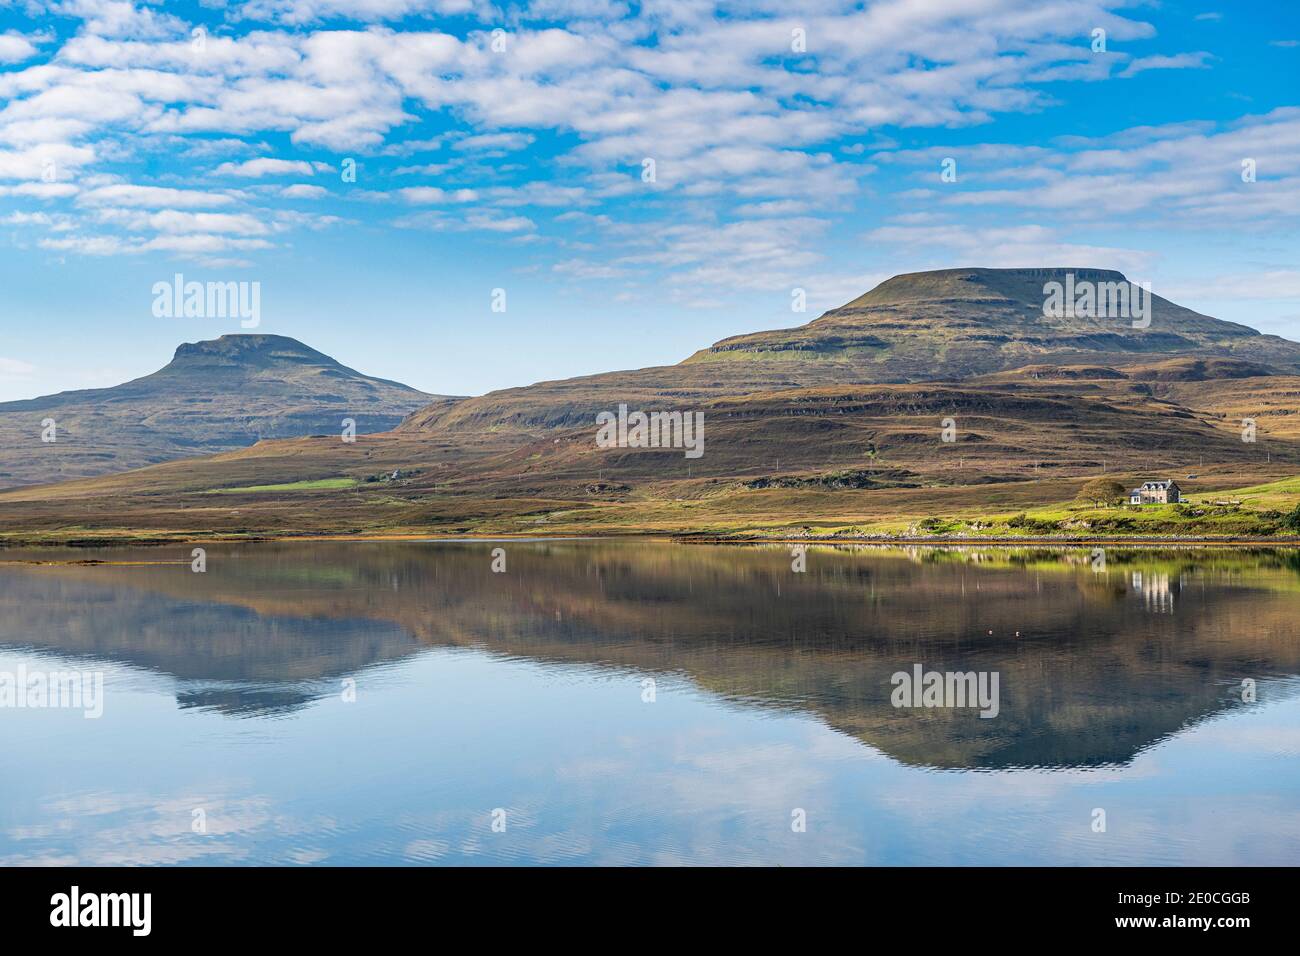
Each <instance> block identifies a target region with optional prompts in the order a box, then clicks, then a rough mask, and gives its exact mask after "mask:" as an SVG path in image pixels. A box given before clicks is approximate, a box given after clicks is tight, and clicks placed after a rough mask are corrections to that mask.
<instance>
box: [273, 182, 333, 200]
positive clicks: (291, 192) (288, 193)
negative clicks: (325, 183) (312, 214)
mask: <svg viewBox="0 0 1300 956" xmlns="http://www.w3.org/2000/svg"><path fill="white" fill-rule="evenodd" d="M280 195H281V196H283V197H284V198H285V199H321V198H324V197H325V196H328V195H329V192H328V191H327V190H326V189H324V188H323V187H321V186H311V185H309V184H307V183H294V184H293V185H292V186H285V187H284V188H283V189H281V190H280Z"/></svg>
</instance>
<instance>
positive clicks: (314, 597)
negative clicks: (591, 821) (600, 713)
mask: <svg viewBox="0 0 1300 956" xmlns="http://www.w3.org/2000/svg"><path fill="white" fill-rule="evenodd" d="M494 547H504V548H505V549H506V552H507V558H508V570H507V571H506V572H505V573H502V574H498V573H493V572H492V570H491V563H492V557H491V551H492V549H493V548H494ZM24 557H49V555H48V554H46V555H38V554H30V555H21V554H12V553H11V554H9V555H7V556H6V558H7V560H8V561H10V562H11V563H7V564H4V565H0V603H2V604H3V609H4V614H3V616H2V617H0V645H6V646H9V647H19V648H31V649H35V650H41V651H46V652H51V653H55V654H58V655H61V656H64V657H70V658H81V659H100V660H111V661H118V662H123V663H128V664H131V665H135V666H137V667H140V668H144V669H147V670H149V671H152V672H155V673H159V674H163V675H166V676H168V677H170V678H172V679H174V680H175V682H176V691H175V693H176V697H177V701H178V704H179V705H180V706H182V707H199V708H208V709H213V710H217V711H219V712H222V713H226V714H230V715H232V716H262V715H289V714H292V713H293V712H294V710H296V709H297V708H301V707H303V706H305V705H307V704H309V703H310V702H311V701H312V700H313V699H316V698H318V697H320V696H322V695H328V694H337V693H338V692H339V687H340V681H341V680H343V679H344V678H348V677H355V678H357V679H358V680H361V679H363V675H364V673H365V672H366V671H367V670H368V669H372V668H374V667H376V666H378V665H383V664H389V663H396V662H400V661H401V660H402V659H403V658H406V657H408V656H410V655H412V654H416V653H419V652H420V651H421V650H422V649H424V648H428V647H450V646H459V647H475V648H480V649H482V650H485V651H487V652H490V653H494V654H499V655H508V656H512V657H520V658H526V659H529V660H533V661H538V662H543V663H562V664H565V665H570V666H573V665H579V666H583V667H587V668H605V669H608V670H609V671H610V673H611V674H612V675H618V674H630V675H631V677H635V678H637V679H639V677H640V676H641V675H658V674H672V675H682V676H685V677H686V678H688V679H689V680H690V681H691V682H692V683H694V684H695V685H696V686H698V687H700V688H701V689H703V690H705V691H707V692H711V693H714V694H717V695H720V696H722V697H725V698H729V699H732V700H734V701H736V702H738V703H742V704H743V705H745V706H752V707H770V708H779V709H782V710H787V711H792V712H799V713H805V714H811V715H815V716H817V717H819V718H820V719H822V720H824V721H825V722H826V723H827V724H829V725H830V726H832V727H834V728H836V729H838V730H840V731H842V732H843V733H846V734H849V735H851V736H853V737H854V738H856V739H858V740H860V741H862V742H863V743H865V744H868V745H870V746H871V747H874V748H877V749H879V750H881V751H883V752H884V753H886V754H888V755H890V756H891V757H893V758H894V759H896V760H898V761H901V762H903V763H907V764H913V765H918V766H928V767H936V768H962V769H996V768H1006V767H1024V766H1038V767H1087V766H1098V765H1105V764H1117V763H1126V762H1128V761H1130V760H1131V759H1132V758H1133V756H1134V755H1135V754H1136V753H1138V752H1139V751H1140V750H1142V749H1144V748H1146V747H1149V746H1151V745H1152V744H1153V743H1155V742H1157V741H1159V740H1160V739H1162V738H1164V737H1166V736H1168V735H1170V734H1173V733H1176V732H1177V731H1178V730H1179V729H1181V728H1183V727H1185V726H1187V725H1188V724H1190V723H1192V722H1195V721H1198V720H1201V719H1203V718H1205V717H1207V716H1209V715H1212V714H1216V713H1219V712H1223V711H1226V710H1228V709H1231V708H1233V707H1235V706H1241V698H1240V689H1241V682H1242V680H1243V679H1245V678H1252V679H1254V680H1255V681H1257V682H1258V683H1259V687H1260V689H1259V694H1260V698H1261V699H1265V698H1267V696H1268V695H1270V694H1279V693H1287V692H1289V690H1290V688H1292V687H1293V686H1294V683H1293V681H1291V678H1292V677H1294V675H1296V674H1297V673H1300V642H1298V641H1297V640H1296V639H1295V638H1296V624H1295V620H1296V614H1295V609H1296V596H1297V592H1298V591H1300V574H1298V573H1297V568H1298V567H1300V563H1298V562H1297V558H1296V555H1295V553H1293V552H1289V551H1283V550H1260V551H1226V550H1223V551H1216V550H1208V549H1207V550H1200V551H1191V550H1187V551H1170V552H1159V551H1109V552H1108V553H1107V555H1106V562H1105V567H1104V570H1097V569H1096V567H1095V562H1094V561H1093V560H1090V556H1089V554H1088V552H1086V551H1059V550H1056V551H1054V550H1048V549H1044V550H1033V549H1020V550H1009V549H972V550H958V549H951V550H942V549H900V548H893V549H870V548H849V547H844V548H839V547H829V546H828V547H820V546H817V547H810V548H809V549H808V555H807V571H806V572H805V573H795V572H794V571H792V569H791V558H790V555H789V552H788V549H786V548H782V547H743V548H741V547H706V546H684V545H672V544H666V543H650V542H634V543H633V542H587V541H563V542H561V541H556V542H523V541H513V542H493V543H489V542H474V543H406V542H404V543H372V542H367V543H297V544H270V545H256V546H243V547H237V546H229V547H227V546H211V547H209V549H208V570H207V572H206V573H205V574H194V573H192V572H191V571H190V569H189V564H188V550H187V549H181V548H178V549H176V553H175V554H172V553H170V552H166V553H164V552H160V551H157V550H153V549H151V550H149V551H142V552H134V553H132V554H126V553H123V552H120V551H113V552H100V553H97V554H92V555H85V557H93V558H101V559H104V560H106V561H115V562H116V561H124V560H131V559H138V560H145V561H158V560H171V559H175V560H176V561H177V562H178V563H176V564H174V565H121V564H102V565H94V566H80V565H40V566H36V565H28V564H22V563H14V562H16V561H17V560H18V559H21V558H24ZM77 557H83V556H82V555H77ZM182 559H184V560H182ZM914 664H921V665H923V666H924V667H925V668H926V669H927V670H938V671H996V672H998V673H999V674H1000V687H1001V707H1000V712H999V714H998V716H997V717H996V718H995V719H991V720H983V719H980V718H979V717H978V716H977V714H976V712H975V711H974V710H954V709H944V708H938V709H927V710H906V709H895V708H894V707H893V706H892V705H891V703H890V691H891V684H890V676H891V675H892V674H893V673H894V672H896V671H909V670H911V668H912V667H913V665H914Z"/></svg>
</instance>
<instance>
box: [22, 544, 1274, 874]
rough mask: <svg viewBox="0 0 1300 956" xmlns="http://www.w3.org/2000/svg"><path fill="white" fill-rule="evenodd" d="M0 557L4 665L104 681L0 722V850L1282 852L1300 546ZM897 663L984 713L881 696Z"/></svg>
mask: <svg viewBox="0 0 1300 956" xmlns="http://www.w3.org/2000/svg"><path fill="white" fill-rule="evenodd" d="M495 547H504V548H505V549H506V552H507V570H506V572H505V573H493V572H492V570H491V565H492V555H491V551H492V549H493V548H495ZM0 559H3V560H4V562H5V563H3V564H0V674H4V673H9V674H17V673H19V671H20V669H21V668H26V670H27V671H28V672H33V671H37V672H49V671H71V670H75V671H79V672H100V673H102V675H103V681H104V698H103V715H102V717H100V718H99V719H86V718H85V717H84V716H83V713H82V712H81V711H79V710H75V709H67V708H65V709H32V708H12V707H10V708H0V740H2V741H3V744H4V746H3V750H0V863H5V864H20V863H51V864H58V863H82V864H119V863H143V864H148V863H195V864H198V863H207V864H211V863H218V864H219V863H230V864H254V863H276V864H279V863H302V864H309V863H331V864H373V863H393V864H411V863H415V864H426V863H427V864H476V863H494V864H498V863H538V864H546V863H561V864H595V863H604V864H616V863H635V864H672V863H739V864H765V865H770V864H777V863H780V864H786V865H794V864H827V863H841V864H868V865H880V864H989V863H992V864H1014V863H1030V864H1140V863H1150V864H1190V863H1204V864H1232V865H1255V864H1293V865H1294V864H1297V863H1300V759H1297V758H1298V757H1300V678H1298V676H1297V675H1300V613H1297V612H1298V611H1300V556H1298V555H1297V554H1296V553H1295V552H1289V551H1284V550H1274V551H1213V550H1202V551H1169V552H1157V551H1119V550H1110V551H1108V552H1107V555H1106V559H1107V560H1106V565H1105V569H1104V570H1101V571H1098V570H1095V569H1094V567H1093V564H1092V562H1091V561H1090V559H1089V555H1088V553H1087V552H1084V551H1053V550H999V549H966V550H926V549H869V548H830V547H812V548H809V550H808V556H807V571H806V573H801V574H800V573H794V572H793V571H792V570H791V557H790V554H789V552H788V549H786V548H780V547H753V548H723V547H699V546H683V545H672V544H666V543H646V542H632V543H629V542H617V543H598V542H588V541H554V542H528V543H525V542H504V543H491V542H475V543H445V542H444V543H408V542H404V543H338V544H315V543H310V544H308V543H301V544H292V545H287V544H286V545H247V546H211V547H209V548H208V549H207V571H206V573H203V574H196V573H193V572H192V571H191V569H190V554H189V548H174V549H173V548H167V549H155V548H151V549H143V550H138V551H129V552H127V551H122V550H113V551H105V552H86V551H53V550H44V551H39V552H36V551H33V552H16V551H7V552H0ZM23 559H38V560H45V561H62V562H67V561H77V560H85V559H102V560H105V561H111V562H127V561H130V562H148V563H131V564H123V563H112V564H97V565H76V564H32V563H19V562H21V561H22V560H23ZM914 664H921V665H923V667H924V668H925V669H926V670H931V669H933V670H939V671H977V672H990V673H992V672H996V673H997V674H998V675H999V688H1000V711H999V713H998V715H997V717H995V718H993V719H981V718H980V717H979V716H978V712H977V711H976V710H973V709H954V708H936V709H916V710H913V709H900V708H895V707H893V706H892V705H891V703H890V695H891V692H892V690H893V686H892V685H891V683H890V678H891V675H892V674H894V673H895V672H898V671H911V669H912V667H913V665H914ZM1247 679H1249V680H1253V681H1254V682H1255V688H1256V698H1257V699H1256V700H1255V701H1254V702H1243V700H1242V696H1243V683H1242V682H1243V680H1247ZM647 681H653V688H654V700H653V702H647V701H646V700H645V699H644V698H645V697H646V696H647V690H646V688H647V686H648V684H647ZM352 687H355V695H354V696H355V699H354V700H353V699H351V698H352V697H353V695H352V694H351V693H349V690H350V689H351V688H352ZM498 808H500V809H502V810H504V811H505V814H504V820H505V829H504V832H498V831H497V830H494V828H493V811H494V810H496V809H498ZM1098 809H1101V810H1104V811H1105V815H1106V829H1105V832H1095V831H1094V828H1093V821H1094V819H1095V814H1094V811H1095V810H1098ZM796 810H802V811H803V813H804V814H805V815H806V820H807V826H806V831H805V832H795V830H794V828H793V827H792V819H793V817H792V814H793V813H794V812H795V811H796ZM500 818H501V817H500V815H498V819H500ZM200 819H201V820H202V821H205V823H206V832H195V831H196V829H200V830H202V829H203V827H201V826H199V824H198V823H197V822H196V821H199V820H200Z"/></svg>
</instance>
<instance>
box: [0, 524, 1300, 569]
mask: <svg viewBox="0 0 1300 956" xmlns="http://www.w3.org/2000/svg"><path fill="white" fill-rule="evenodd" d="M628 539H635V540H642V541H668V542H671V543H673V544H686V545H689V544H706V545H725V544H730V545H759V544H776V545H801V544H802V545H836V544H852V545H878V546H881V547H899V546H925V545H931V546H935V547H953V546H976V547H987V546H1014V545H1033V546H1057V547H1066V548H1081V547H1089V546H1092V545H1112V546H1130V547H1177V546H1189V545H1190V546H1196V547H1210V546H1219V547H1238V548H1247V547H1251V548H1253V547H1261V546H1276V547H1285V548H1300V535H1289V536H1286V537H1281V536H1272V537H1252V536H1247V535H1232V536H1224V537H1210V536H1173V535H1077V536H1070V537H1053V536H1046V535H1024V536H1015V537H1011V536H998V535H982V536H976V537H961V536H953V535H925V536H919V535H854V536H826V537H817V536H811V535H799V536H788V535H787V536H775V537H764V536H760V535H754V534H737V535H719V534H708V533H692V532H671V531H664V532H636V531H628V532H618V533H612V534H594V535H510V534H465V533H460V534H448V535H438V534H419V533H406V532H403V533H394V534H383V533H378V534H337V535H332V534H301V535H299V534H283V535H239V536H221V535H206V536H189V535H179V536H176V537H164V536H160V535H148V534H144V533H141V534H139V535H138V536H137V535H134V534H131V533H123V534H113V535H105V536H103V537H97V536H94V535H68V536H61V537H52V538H16V537H15V538H0V555H2V554H3V553H4V552H5V551H9V550H13V551H17V550H23V549H35V548H61V549H86V550H90V549H96V548H127V547H140V548H153V547H167V546H195V547H197V546H202V545H228V544H278V543H307V542H350V543H364V542H429V543H453V542H493V541H520V542H529V541H536V542H555V541H620V540H628ZM8 563H20V562H19V561H9V560H6V559H4V558H3V557H0V564H8ZM21 563H26V562H21Z"/></svg>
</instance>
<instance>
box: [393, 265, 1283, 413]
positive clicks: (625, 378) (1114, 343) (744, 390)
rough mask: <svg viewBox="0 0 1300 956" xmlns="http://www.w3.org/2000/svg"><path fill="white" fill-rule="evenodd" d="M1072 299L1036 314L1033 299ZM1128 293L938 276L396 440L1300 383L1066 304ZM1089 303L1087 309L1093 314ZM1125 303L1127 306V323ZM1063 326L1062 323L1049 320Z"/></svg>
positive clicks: (1195, 317)
mask: <svg viewBox="0 0 1300 956" xmlns="http://www.w3.org/2000/svg"><path fill="white" fill-rule="evenodd" d="M1052 282H1057V283H1060V284H1061V286H1062V294H1063V295H1064V293H1065V292H1066V291H1072V292H1075V293H1076V294H1075V295H1072V296H1071V298H1070V302H1071V303H1072V304H1073V305H1075V306H1076V308H1074V309H1071V310H1068V311H1069V312H1071V313H1073V314H1063V315H1061V316H1060V317H1053V316H1050V315H1046V314H1044V313H1045V309H1044V306H1045V300H1046V299H1047V295H1046V293H1045V292H1044V287H1045V286H1047V285H1048V284H1049V283H1052ZM1121 286H1122V287H1125V288H1124V289H1123V290H1122V291H1124V292H1125V293H1128V292H1130V291H1131V287H1130V286H1129V283H1128V281H1127V279H1126V278H1125V276H1124V275H1123V274H1122V273H1119V272H1114V271H1111V270H1106V269H1082V268H1080V269H1071V268H1060V269H1055V268H1052V269H945V270H941V271H937V272H913V273H908V274H905V275H899V276H895V277H894V278H892V279H888V280H886V281H885V282H882V283H881V284H880V285H878V286H876V287H875V288H874V289H872V290H871V291H870V292H867V293H866V294H865V295H862V296H859V297H858V298H856V299H854V300H853V301H852V302H849V303H847V304H846V305H842V306H840V307H839V308H838V309H832V310H831V311H830V312H827V313H825V314H824V315H822V316H821V317H820V318H818V319H816V320H814V321H812V322H809V323H808V324H807V325H802V326H799V327H798V328H792V329H777V330H773V331H768V332H752V333H749V334H746V335H737V336H732V337H730V338H726V339H723V340H722V341H721V342H717V343H715V344H714V345H711V346H709V347H708V348H705V349H701V350H700V351H699V352H696V353H695V354H694V355H692V356H690V357H689V358H688V359H686V360H685V361H684V362H681V363H679V364H677V365H671V366H662V367H658V368H646V369H640V370H637V371H624V372H607V373H603V374H600V375H589V376H583V377H580V378H571V379H565V380H563V381H556V382H539V383H537V384H535V385H529V386H525V387H521V388H510V389H503V390H501V391H497V392H490V393H488V394H487V395H482V396H479V397H476V398H472V399H468V400H466V401H464V402H459V403H457V404H456V405H454V406H448V405H445V404H443V405H438V406H434V407H431V408H429V409H427V410H425V411H422V412H420V413H419V414H417V415H414V416H412V417H411V419H410V421H409V422H408V423H407V424H406V425H405V426H404V427H405V428H418V429H426V430H435V431H458V430H469V429H473V430H478V429H489V428H490V429H500V428H510V429H521V430H525V431H531V430H537V429H545V428H570V427H575V426H577V425H579V424H582V423H585V422H590V421H591V420H592V419H593V417H594V415H595V414H596V413H597V412H598V411H600V410H602V409H609V408H614V407H617V405H618V403H619V402H627V403H629V406H630V407H645V408H653V407H681V406H682V404H683V403H685V402H696V403H698V402H701V401H706V400H709V399H713V398H719V397H722V396H727V395H743V394H750V393H754V392H759V391H768V390H773V389H778V388H779V389H789V388H797V387H809V386H819V385H839V384H865V383H908V382H927V381H960V380H965V379H968V378H971V377H973V376H980V375H990V374H994V373H998V372H1004V371H1008V370H1011V369H1017V368H1021V367H1024V366H1027V365H1054V366H1080V365H1101V366H1107V367H1115V366H1120V367H1122V366H1125V365H1138V364H1141V365H1150V364H1152V363H1158V362H1161V361H1165V360H1178V359H1195V360H1201V361H1209V360H1215V361H1217V360H1232V361H1236V362H1238V363H1243V364H1246V363H1248V364H1250V365H1252V366H1253V367H1255V369H1256V371H1255V372H1254V373H1253V374H1269V373H1270V372H1285V373H1288V374H1293V373H1297V372H1300V344H1297V343H1295V342H1291V341H1288V340H1287V339H1283V338H1279V337H1278V336H1276V335H1263V334H1261V333H1259V332H1257V331H1255V330H1254V329H1251V328H1248V327H1247V326H1244V325H1238V324H1236V323H1234V322H1224V321H1222V320H1220V319H1215V318H1211V317H1210V316H1207V315H1201V314H1200V313H1198V312H1193V311H1192V310H1191V309H1186V308H1184V307H1182V306H1180V305H1177V304H1175V303H1173V302H1170V301H1169V300H1168V299H1164V298H1161V297H1160V296H1158V295H1150V296H1149V300H1148V298H1147V294H1146V293H1143V298H1142V302H1141V303H1140V304H1141V305H1143V306H1147V307H1149V308H1148V312H1149V314H1148V315H1146V316H1144V317H1143V318H1142V319H1137V320H1136V321H1137V322H1138V324H1139V325H1140V326H1141V327H1134V322H1135V319H1134V318H1133V317H1130V316H1112V317H1109V318H1106V317H1092V316H1090V315H1088V314H1086V312H1087V311H1088V310H1087V307H1086V302H1083V301H1080V299H1079V296H1080V295H1082V294H1083V292H1082V290H1084V289H1085V288H1093V289H1095V290H1098V291H1100V292H1101V293H1102V294H1103V295H1104V296H1106V301H1107V302H1109V301H1110V296H1111V295H1112V294H1114V293H1118V292H1120V291H1121V289H1120V287H1121ZM1097 305H1098V303H1097V302H1096V300H1095V299H1094V308H1093V311H1094V312H1097V311H1101V310H1100V309H1098V308H1096V306H1097ZM1135 305H1139V303H1136V302H1135V301H1130V302H1129V311H1133V309H1134V307H1135ZM1061 311H1062V312H1063V313H1065V312H1067V310H1065V309H1062V310H1061Z"/></svg>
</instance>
